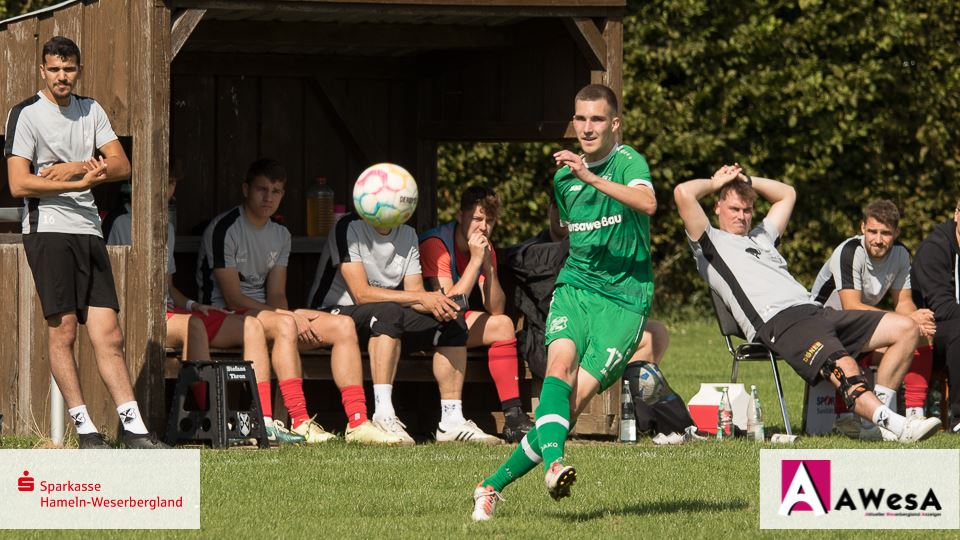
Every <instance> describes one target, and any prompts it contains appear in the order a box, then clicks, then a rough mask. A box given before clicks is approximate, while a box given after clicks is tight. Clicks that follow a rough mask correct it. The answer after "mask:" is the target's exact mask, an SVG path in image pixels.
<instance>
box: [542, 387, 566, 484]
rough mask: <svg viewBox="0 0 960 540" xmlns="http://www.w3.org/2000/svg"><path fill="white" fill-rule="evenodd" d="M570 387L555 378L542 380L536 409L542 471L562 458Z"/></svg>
mask: <svg viewBox="0 0 960 540" xmlns="http://www.w3.org/2000/svg"><path fill="white" fill-rule="evenodd" d="M571 391H572V389H571V388H570V385H569V384H567V383H565V382H563V381H562V380H560V379H558V378H556V377H547V378H546V379H544V380H543V390H542V391H541V392H540V405H539V406H538V407H537V411H536V416H537V438H538V440H539V442H540V455H542V456H543V466H544V469H549V468H550V465H551V464H552V463H553V462H554V461H557V460H558V459H561V458H563V444H564V442H566V440H567V433H568V432H569V431H570V392H571Z"/></svg>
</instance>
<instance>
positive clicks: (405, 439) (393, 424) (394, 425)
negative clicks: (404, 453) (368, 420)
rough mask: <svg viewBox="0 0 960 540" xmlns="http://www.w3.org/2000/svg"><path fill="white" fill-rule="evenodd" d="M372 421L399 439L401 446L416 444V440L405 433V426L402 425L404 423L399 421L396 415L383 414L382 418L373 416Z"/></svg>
mask: <svg viewBox="0 0 960 540" xmlns="http://www.w3.org/2000/svg"><path fill="white" fill-rule="evenodd" d="M373 423H374V425H376V426H377V427H378V428H380V429H382V430H383V431H385V432H387V433H389V434H390V435H393V436H394V437H396V438H398V439H400V444H401V445H403V446H413V445H414V444H416V442H415V441H414V440H413V437H411V436H410V434H409V433H407V430H406V427H407V426H406V425H404V423H403V422H401V421H400V419H399V418H397V417H396V416H385V417H383V418H377V417H376V416H374V417H373Z"/></svg>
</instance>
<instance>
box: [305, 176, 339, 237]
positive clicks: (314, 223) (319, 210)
mask: <svg viewBox="0 0 960 540" xmlns="http://www.w3.org/2000/svg"><path fill="white" fill-rule="evenodd" d="M314 181H315V182H316V183H315V185H314V186H313V187H312V188H310V190H309V191H307V236H326V235H327V234H329V233H330V229H332V228H333V190H332V189H330V186H328V185H327V179H326V178H325V177H323V176H318V177H317V178H316V179H315V180H314Z"/></svg>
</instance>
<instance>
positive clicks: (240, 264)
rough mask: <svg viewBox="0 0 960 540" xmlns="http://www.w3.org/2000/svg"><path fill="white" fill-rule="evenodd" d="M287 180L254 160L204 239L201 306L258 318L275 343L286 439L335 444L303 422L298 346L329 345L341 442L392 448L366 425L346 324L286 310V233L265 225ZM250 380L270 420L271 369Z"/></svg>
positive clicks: (278, 168)
mask: <svg viewBox="0 0 960 540" xmlns="http://www.w3.org/2000/svg"><path fill="white" fill-rule="evenodd" d="M286 180H287V173H286V170H285V169H284V168H283V166H282V165H281V164H280V163H279V162H277V161H274V160H271V159H260V160H258V161H255V162H254V163H253V164H251V165H250V168H249V169H248V170H247V174H246V177H245V178H244V180H243V186H242V188H243V203H242V204H241V205H240V206H238V207H236V208H233V209H232V210H229V211H227V212H224V213H223V214H220V215H219V216H217V217H215V218H214V219H213V220H212V221H211V222H210V224H209V225H208V226H207V228H206V230H205V231H204V232H203V238H202V239H201V242H200V253H199V254H198V261H197V284H198V286H199V289H200V292H201V299H202V301H203V303H205V304H210V305H214V306H217V307H220V308H228V309H231V310H234V311H236V312H238V313H241V314H244V315H248V316H250V317H256V318H257V319H258V320H259V321H260V322H261V323H262V324H263V329H264V331H265V333H266V337H267V339H270V340H271V341H273V354H272V358H273V367H274V370H275V371H276V372H277V379H278V380H279V386H280V393H281V394H282V395H283V402H284V404H285V405H286V407H287V410H288V411H289V412H290V418H291V428H292V431H293V432H294V433H296V434H298V435H300V436H302V437H304V438H305V439H306V442H307V443H322V442H325V441H328V440H331V439H333V438H335V436H334V435H333V434H332V433H328V432H326V431H325V430H324V429H323V428H322V427H321V426H320V425H319V424H317V423H316V422H314V421H313V418H311V417H310V416H309V415H308V414H307V403H306V399H305V398H304V396H303V378H302V377H301V364H300V353H299V350H298V344H299V348H304V349H313V348H316V347H319V346H321V344H328V343H329V344H332V345H333V351H332V353H331V364H332V371H333V377H334V382H335V383H336V384H337V387H338V388H339V389H340V393H341V398H342V402H343V408H344V411H345V412H346V414H347V420H348V422H349V423H348V426H347V430H346V439H347V442H362V443H384V444H396V443H397V442H398V441H397V440H396V438H394V437H389V436H387V434H386V433H384V432H383V431H382V430H380V429H377V427H376V426H374V425H373V424H372V423H371V422H369V421H368V420H367V409H366V398H365V396H364V393H363V371H362V366H361V364H360V349H359V347H358V345H357V335H356V332H354V329H353V324H352V322H351V321H350V319H348V318H346V317H337V316H334V315H330V314H328V313H320V312H316V311H309V312H307V311H300V310H298V311H296V312H292V311H289V309H288V306H287V294H286V287H287V260H288V258H289V256H290V232H289V231H288V230H287V229H286V227H284V226H283V225H280V224H278V223H274V222H273V221H271V220H270V218H271V216H273V214H274V213H275V212H276V211H277V208H278V207H279V206H280V201H281V199H283V193H284V186H285V185H286ZM255 374H256V377H257V390H258V391H259V393H260V401H261V403H263V404H264V415H265V416H268V415H269V414H270V413H271V412H272V410H271V409H272V408H271V407H270V405H269V403H270V371H269V366H267V367H266V368H265V369H263V370H261V371H257V372H256V373H255ZM267 420H268V421H270V419H269V418H268V419H267ZM273 424H274V426H275V427H276V429H277V430H278V431H279V430H281V429H283V424H282V423H280V422H279V420H274V421H273Z"/></svg>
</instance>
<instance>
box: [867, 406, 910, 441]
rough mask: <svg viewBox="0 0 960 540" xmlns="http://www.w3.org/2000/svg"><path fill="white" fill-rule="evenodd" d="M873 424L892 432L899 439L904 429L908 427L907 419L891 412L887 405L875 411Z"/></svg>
mask: <svg viewBox="0 0 960 540" xmlns="http://www.w3.org/2000/svg"><path fill="white" fill-rule="evenodd" d="M873 423H874V424H876V425H878V426H880V427H882V428H886V429H888V430H890V431H892V432H893V434H894V435H896V436H898V437H899V436H900V434H901V433H903V428H904V427H905V426H906V425H907V419H906V418H904V417H902V416H900V415H899V414H897V413H895V412H893V411H891V410H890V408H889V407H887V406H886V405H881V406H880V407H877V410H875V411H873Z"/></svg>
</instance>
